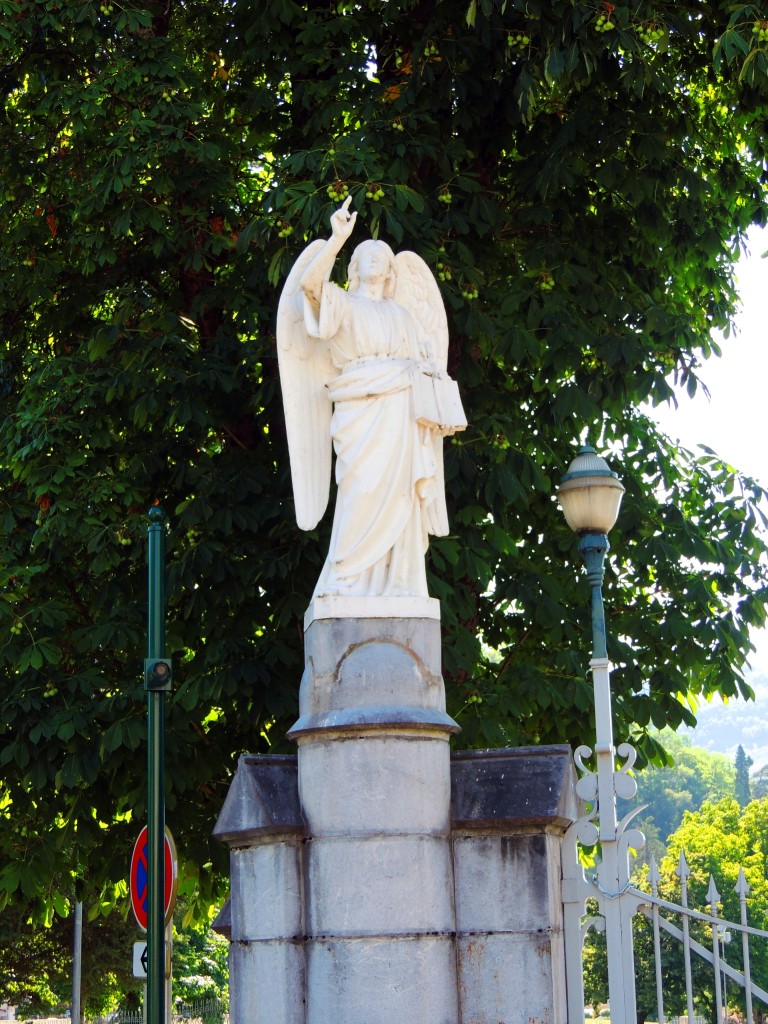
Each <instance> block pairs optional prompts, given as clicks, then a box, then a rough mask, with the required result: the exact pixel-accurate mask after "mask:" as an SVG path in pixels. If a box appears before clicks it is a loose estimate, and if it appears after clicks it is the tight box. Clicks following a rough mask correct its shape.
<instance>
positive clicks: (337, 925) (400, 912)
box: [306, 835, 454, 936]
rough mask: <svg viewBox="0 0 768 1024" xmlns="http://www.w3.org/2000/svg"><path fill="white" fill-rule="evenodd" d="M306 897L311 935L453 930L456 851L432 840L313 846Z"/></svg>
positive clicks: (346, 840)
mask: <svg viewBox="0 0 768 1024" xmlns="http://www.w3.org/2000/svg"><path fill="white" fill-rule="evenodd" d="M306 896H307V933H308V934H309V935H315V936H323V935H326V936H327V935H335V936H355V935H358V936H359V935H400V934H411V933H414V934H415V933H433V934H434V933H436V932H452V931H453V920H454V914H453V872H452V870H451V851H450V846H449V844H448V843H447V842H446V841H445V839H444V838H442V837H437V836H425V835H411V836H406V835H401V836H364V837H341V838H334V839H316V840H312V841H311V842H309V843H307V867H306Z"/></svg>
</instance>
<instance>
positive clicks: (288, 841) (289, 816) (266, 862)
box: [213, 756, 306, 1024]
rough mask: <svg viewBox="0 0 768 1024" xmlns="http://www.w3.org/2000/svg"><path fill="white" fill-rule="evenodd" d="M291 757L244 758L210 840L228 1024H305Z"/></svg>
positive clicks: (297, 812) (299, 844) (297, 811)
mask: <svg viewBox="0 0 768 1024" xmlns="http://www.w3.org/2000/svg"><path fill="white" fill-rule="evenodd" d="M297 775H298V772H297V765H296V758H295V757H252V756H244V757H241V758H240V762H239V764H238V767H237V771H236V773H235V777H234V779H233V780H232V785H231V786H230V789H229V793H228V794H227V798H226V800H225V801H224V806H223V808H222V810H221V814H220V815H219V820H218V821H217V823H216V828H215V829H214V833H213V834H214V835H215V836H216V837H217V838H218V839H221V840H222V842H225V843H227V844H228V845H229V848H230V854H229V861H230V886H231V889H230V892H231V895H230V900H229V913H228V921H227V922H226V925H227V927H228V929H229V935H230V942H231V945H230V949H229V992H230V1019H231V1021H232V1024H306V1021H305V1016H304V941H303V903H302V875H301V872H302V851H303V838H304V822H303V820H302V817H301V808H300V806H299V791H298V778H297Z"/></svg>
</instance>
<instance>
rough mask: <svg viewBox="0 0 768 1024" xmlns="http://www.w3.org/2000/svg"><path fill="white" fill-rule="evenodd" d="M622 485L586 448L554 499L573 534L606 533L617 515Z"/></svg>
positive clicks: (622, 489)
mask: <svg viewBox="0 0 768 1024" xmlns="http://www.w3.org/2000/svg"><path fill="white" fill-rule="evenodd" d="M623 493H624V485H623V484H622V482H621V481H620V480H619V478H618V476H617V474H616V473H612V472H611V470H610V469H609V468H608V463H607V462H606V461H605V459H603V458H601V457H600V456H599V455H598V454H597V453H596V452H595V449H594V448H592V447H591V446H590V445H584V447H583V448H581V449H579V454H578V455H577V456H576V458H575V459H574V460H573V462H572V463H571V464H570V466H569V467H568V472H567V473H566V474H565V475H564V477H563V479H562V481H561V483H560V486H559V487H558V489H557V498H558V501H559V502H560V507H561V508H562V510H563V513H564V515H565V521H566V522H567V523H568V525H569V526H570V528H571V529H572V530H573V531H574V532H576V533H609V532H610V531H611V529H612V528H613V525H614V523H615V522H616V518H617V516H618V514H619V506H620V505H621V496H622V494H623Z"/></svg>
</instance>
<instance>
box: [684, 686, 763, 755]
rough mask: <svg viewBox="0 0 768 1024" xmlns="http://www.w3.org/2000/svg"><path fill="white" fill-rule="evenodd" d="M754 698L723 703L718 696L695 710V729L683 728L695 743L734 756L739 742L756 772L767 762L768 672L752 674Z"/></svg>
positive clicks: (685, 733)
mask: <svg viewBox="0 0 768 1024" xmlns="http://www.w3.org/2000/svg"><path fill="white" fill-rule="evenodd" d="M749 685H750V686H751V687H752V689H753V690H754V691H755V700H753V701H752V700H731V701H729V702H728V703H727V704H723V702H722V701H721V700H720V698H716V699H715V700H713V701H712V702H711V703H710V704H702V706H701V707H700V708H699V710H698V711H697V713H696V717H697V718H698V723H699V724H698V725H697V726H696V728H695V729H680V730H679V732H680V734H681V735H687V736H689V737H690V739H691V742H692V743H693V744H694V746H697V747H703V748H704V749H705V750H710V751H712V752H713V753H718V754H727V755H728V757H730V758H731V759H733V758H734V757H735V755H736V748H737V747H738V745H739V744H741V745H742V747H744V750H745V752H746V753H747V754H748V755H749V756H750V757H751V758H752V761H753V762H754V767H753V769H752V771H753V772H755V771H757V769H759V768H762V767H763V766H764V765H768V672H765V671H763V672H760V673H759V674H755V675H752V676H750V677H749Z"/></svg>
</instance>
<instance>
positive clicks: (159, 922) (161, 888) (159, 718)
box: [144, 505, 165, 1024]
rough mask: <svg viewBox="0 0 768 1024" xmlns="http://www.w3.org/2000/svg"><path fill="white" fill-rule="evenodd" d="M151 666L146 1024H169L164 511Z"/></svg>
mask: <svg viewBox="0 0 768 1024" xmlns="http://www.w3.org/2000/svg"><path fill="white" fill-rule="evenodd" d="M149 518H150V525H149V527H148V530H147V539H148V551H147V563H148V569H149V593H148V630H147V663H145V673H144V679H145V682H144V685H145V689H146V690H147V781H148V786H147V831H148V839H147V854H148V856H147V862H148V863H147V869H148V876H149V877H148V883H147V885H148V891H147V1024H165V900H164V894H165V777H164V761H165V735H164V733H165V690H162V689H155V688H153V687H152V685H151V684H152V679H151V675H152V666H151V664H149V663H154V662H156V661H157V659H163V658H165V513H164V512H163V510H162V508H160V507H159V506H157V505H155V506H153V508H151V509H150V510H149Z"/></svg>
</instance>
